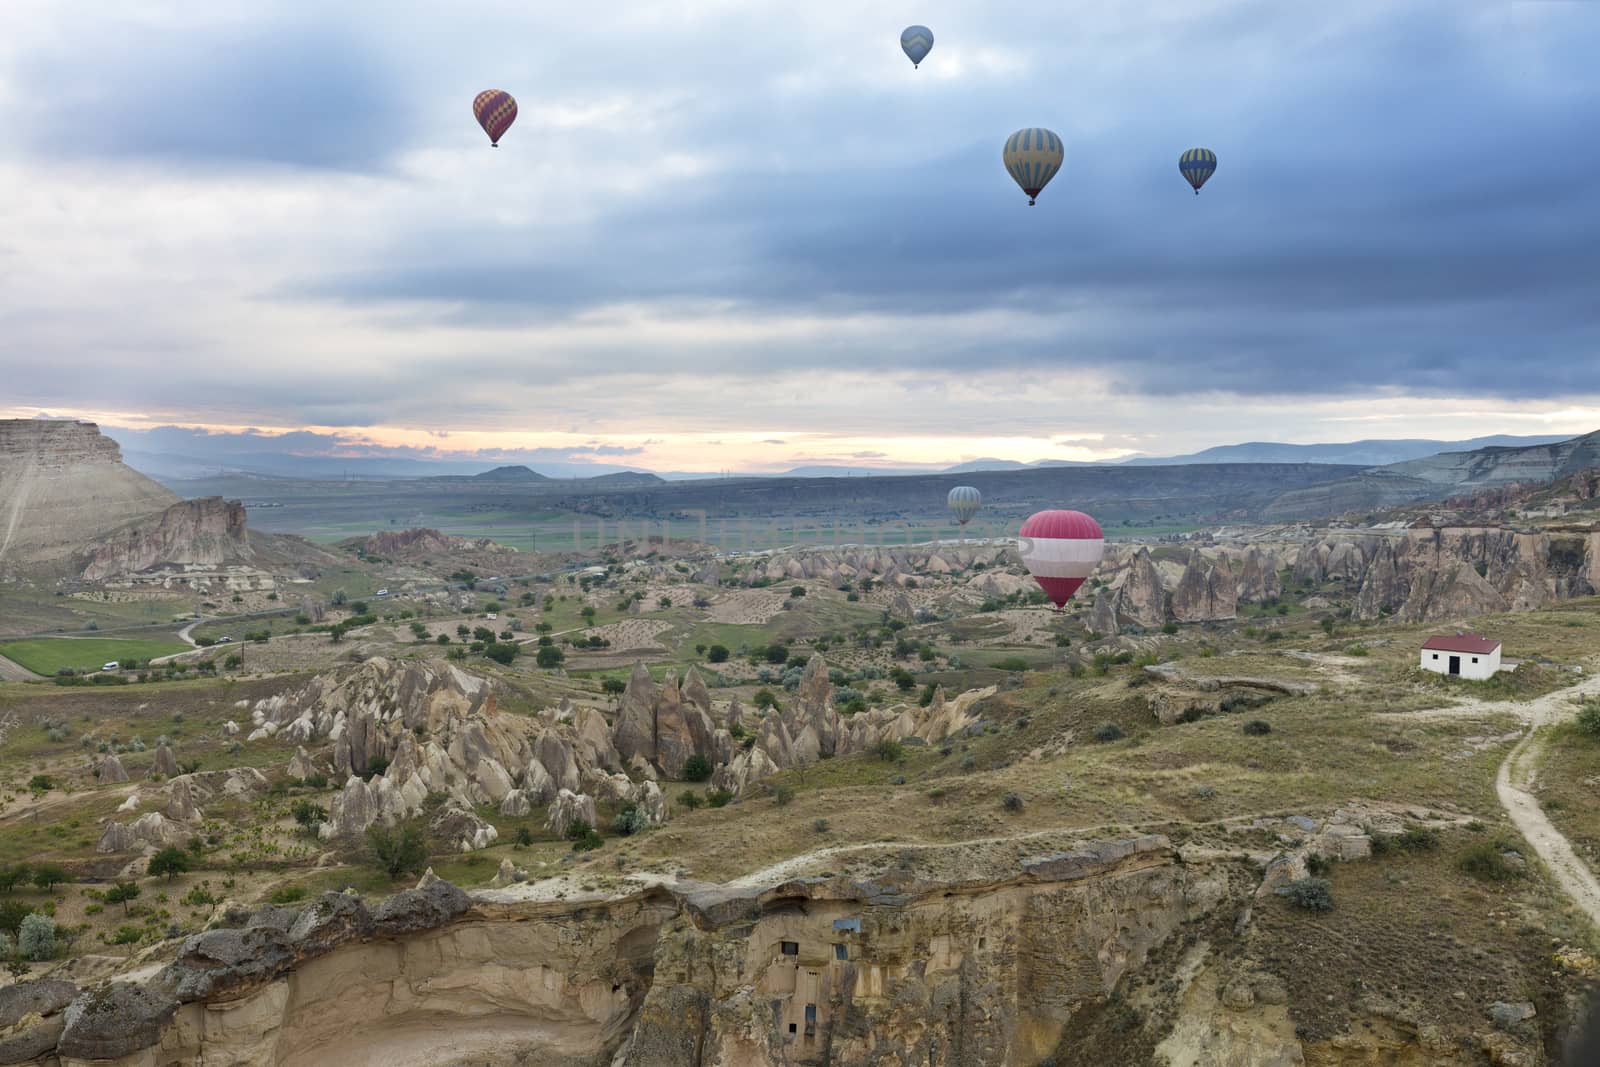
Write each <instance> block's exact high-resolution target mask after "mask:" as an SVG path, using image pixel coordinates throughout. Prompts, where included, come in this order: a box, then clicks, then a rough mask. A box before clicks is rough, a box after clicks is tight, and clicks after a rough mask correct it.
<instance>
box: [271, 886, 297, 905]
mask: <svg viewBox="0 0 1600 1067" xmlns="http://www.w3.org/2000/svg"><path fill="white" fill-rule="evenodd" d="M305 898H306V887H305V886H303V885H286V886H280V887H278V888H277V889H274V890H273V891H272V895H271V896H269V897H267V901H268V902H269V903H272V904H276V905H278V906H279V907H282V906H283V905H285V904H293V903H295V902H297V901H301V900H304V899H305Z"/></svg>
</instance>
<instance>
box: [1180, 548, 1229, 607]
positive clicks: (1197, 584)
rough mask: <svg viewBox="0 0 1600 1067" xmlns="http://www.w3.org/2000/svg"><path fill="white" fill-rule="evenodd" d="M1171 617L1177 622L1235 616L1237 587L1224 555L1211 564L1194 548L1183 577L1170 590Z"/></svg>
mask: <svg viewBox="0 0 1600 1067" xmlns="http://www.w3.org/2000/svg"><path fill="white" fill-rule="evenodd" d="M1172 617H1173V618H1174V619H1176V620H1178V621H1179V622H1211V621H1215V620H1221V619H1233V618H1237V617H1238V587H1237V585H1236V584H1235V581H1234V576H1233V570H1232V568H1231V567H1230V566H1229V565H1228V559H1227V557H1226V556H1221V557H1219V558H1218V559H1217V560H1216V561H1215V562H1214V563H1213V562H1208V561H1207V560H1206V558H1205V557H1204V556H1203V555H1202V554H1201V553H1200V551H1199V550H1198V549H1196V550H1194V551H1193V552H1191V553H1190V554H1189V562H1188V565H1187V566H1185V567H1184V571H1183V578H1182V579H1181V580H1179V582H1178V587H1177V588H1176V589H1174V590H1173V591H1172Z"/></svg>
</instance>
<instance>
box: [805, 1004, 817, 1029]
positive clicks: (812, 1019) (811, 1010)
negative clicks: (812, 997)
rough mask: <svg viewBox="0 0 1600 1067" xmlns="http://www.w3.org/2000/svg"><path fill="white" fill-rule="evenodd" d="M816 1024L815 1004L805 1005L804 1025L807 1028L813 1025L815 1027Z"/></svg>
mask: <svg viewBox="0 0 1600 1067" xmlns="http://www.w3.org/2000/svg"><path fill="white" fill-rule="evenodd" d="M816 1022H817V1006H816V1005H815V1004H807V1005H806V1025H807V1026H814V1025H816Z"/></svg>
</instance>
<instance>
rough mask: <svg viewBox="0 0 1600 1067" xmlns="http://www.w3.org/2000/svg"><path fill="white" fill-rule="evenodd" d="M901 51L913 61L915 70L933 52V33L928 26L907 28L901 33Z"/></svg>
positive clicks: (912, 65) (912, 64)
mask: <svg viewBox="0 0 1600 1067" xmlns="http://www.w3.org/2000/svg"><path fill="white" fill-rule="evenodd" d="M900 50H901V51H902V52H904V53H905V54H906V58H908V59H910V60H911V67H912V69H913V70H915V69H916V68H918V67H920V66H922V61H923V60H924V59H927V58H928V53H929V52H931V51H933V31H932V30H930V29H928V27H926V26H907V27H906V28H905V29H904V30H902V31H901V32H900Z"/></svg>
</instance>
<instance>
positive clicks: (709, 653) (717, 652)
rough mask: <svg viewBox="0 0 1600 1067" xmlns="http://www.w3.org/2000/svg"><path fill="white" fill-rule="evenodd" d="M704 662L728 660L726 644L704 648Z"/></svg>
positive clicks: (723, 661) (724, 661)
mask: <svg viewBox="0 0 1600 1067" xmlns="http://www.w3.org/2000/svg"><path fill="white" fill-rule="evenodd" d="M706 662H708V663H726V662H728V647H727V646H726V645H712V646H711V647H710V648H708V649H706Z"/></svg>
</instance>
